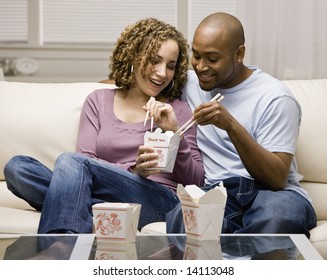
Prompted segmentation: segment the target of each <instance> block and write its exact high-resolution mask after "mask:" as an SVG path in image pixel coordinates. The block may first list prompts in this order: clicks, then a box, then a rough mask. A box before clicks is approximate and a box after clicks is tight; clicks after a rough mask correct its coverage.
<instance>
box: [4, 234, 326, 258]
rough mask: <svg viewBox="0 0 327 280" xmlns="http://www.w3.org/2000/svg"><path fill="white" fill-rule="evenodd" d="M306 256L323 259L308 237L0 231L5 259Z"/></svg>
mask: <svg viewBox="0 0 327 280" xmlns="http://www.w3.org/2000/svg"><path fill="white" fill-rule="evenodd" d="M1 259H3V260H28V259H30V260H31V259H34V260H35V259H43V260H78V259H79V260H273V259H277V260H302V259H315V260H319V259H322V258H321V256H320V255H319V254H318V252H317V251H316V250H315V248H314V247H313V246H312V244H311V243H310V241H309V240H308V239H307V238H306V237H305V235H300V234H298V235H297V234H291V235H287V234H284V235H252V234H248V235H247V234H243V235H238V234H226V235H222V236H221V237H220V239H218V240H207V241H197V240H194V239H190V238H187V237H186V236H185V235H182V234H179V235H138V236H136V240H135V243H120V242H103V241H98V240H97V238H96V237H95V235H94V234H76V235H46V234H45V235H22V236H17V235H11V236H5V235H0V260H1Z"/></svg>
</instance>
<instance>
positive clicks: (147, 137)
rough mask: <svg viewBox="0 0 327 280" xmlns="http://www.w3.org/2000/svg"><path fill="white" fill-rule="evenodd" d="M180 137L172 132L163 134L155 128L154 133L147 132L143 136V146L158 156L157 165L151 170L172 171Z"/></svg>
mask: <svg viewBox="0 0 327 280" xmlns="http://www.w3.org/2000/svg"><path fill="white" fill-rule="evenodd" d="M179 143H180V136H179V134H178V133H174V132H172V131H166V132H163V131H162V130H161V128H157V129H156V130H155V131H154V132H150V131H147V132H146V133H145V134H144V146H150V147H153V148H154V149H155V151H156V152H157V153H158V155H159V160H158V165H157V166H156V167H154V168H153V169H159V170H163V171H166V172H172V171H173V169H174V165H175V161H176V156H177V152H178V147H179Z"/></svg>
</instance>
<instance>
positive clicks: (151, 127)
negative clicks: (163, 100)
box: [143, 96, 154, 132]
mask: <svg viewBox="0 0 327 280" xmlns="http://www.w3.org/2000/svg"><path fill="white" fill-rule="evenodd" d="M151 98H152V99H154V97H153V96H151V97H150V99H151ZM149 114H150V110H147V111H146V114H145V119H144V123H143V126H145V124H146V122H147V120H148V118H149ZM150 131H151V132H152V131H153V117H151V124H150Z"/></svg>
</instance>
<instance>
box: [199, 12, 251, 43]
mask: <svg viewBox="0 0 327 280" xmlns="http://www.w3.org/2000/svg"><path fill="white" fill-rule="evenodd" d="M202 28H213V29H216V30H217V31H224V33H225V34H228V38H227V39H228V42H229V43H230V44H231V45H230V46H231V47H233V48H234V49H236V48H237V47H239V46H241V45H244V43H245V38H244V30H243V26H242V23H241V22H240V21H239V20H238V19H237V18H236V17H234V16H232V15H230V14H227V13H221V12H219V13H214V14H211V15H209V16H207V17H206V18H204V19H203V20H202V21H201V22H200V24H199V26H198V27H197V29H196V31H195V32H197V30H200V29H202Z"/></svg>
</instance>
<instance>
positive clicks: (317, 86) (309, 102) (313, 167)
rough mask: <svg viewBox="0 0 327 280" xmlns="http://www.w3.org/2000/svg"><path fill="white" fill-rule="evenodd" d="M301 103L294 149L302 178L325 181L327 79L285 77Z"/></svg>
mask: <svg viewBox="0 0 327 280" xmlns="http://www.w3.org/2000/svg"><path fill="white" fill-rule="evenodd" d="M284 83H285V84H286V86H287V87H288V88H289V89H290V90H291V91H292V92H293V94H294V95H295V97H296V98H297V100H298V101H299V103H300V104H301V107H302V123H301V128H300V135H299V141H298V148H297V151H296V158H297V162H298V165H299V172H300V173H301V174H302V175H303V176H304V179H303V180H304V181H313V182H320V183H327V172H326V170H327V145H326V139H327V113H326V112H327V109H326V107H327V79H317V80H298V81H296V80H290V81H284Z"/></svg>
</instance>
